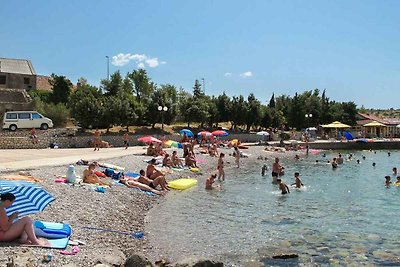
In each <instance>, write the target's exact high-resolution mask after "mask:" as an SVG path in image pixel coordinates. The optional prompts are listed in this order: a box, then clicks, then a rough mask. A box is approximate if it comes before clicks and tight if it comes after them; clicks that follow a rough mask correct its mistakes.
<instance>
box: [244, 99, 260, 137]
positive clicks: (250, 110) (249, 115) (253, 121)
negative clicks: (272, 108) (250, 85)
mask: <svg viewBox="0 0 400 267" xmlns="http://www.w3.org/2000/svg"><path fill="white" fill-rule="evenodd" d="M261 119H262V110H261V103H260V101H259V100H257V99H256V97H255V96H254V94H253V93H250V94H249V96H248V97H247V110H246V130H247V131H250V128H251V127H252V126H255V127H257V126H259V125H260V123H261Z"/></svg>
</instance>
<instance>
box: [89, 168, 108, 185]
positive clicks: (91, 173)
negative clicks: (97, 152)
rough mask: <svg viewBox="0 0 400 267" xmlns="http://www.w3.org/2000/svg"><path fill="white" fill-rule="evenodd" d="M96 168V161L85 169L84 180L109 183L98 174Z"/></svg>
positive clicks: (94, 182) (103, 183) (92, 182)
mask: <svg viewBox="0 0 400 267" xmlns="http://www.w3.org/2000/svg"><path fill="white" fill-rule="evenodd" d="M95 168H96V164H95V163H90V164H89V167H88V168H87V169H85V170H84V171H83V182H84V183H88V184H99V185H109V184H108V183H105V182H103V181H102V180H100V178H99V177H98V176H97V175H96V173H95V171H94V169H95Z"/></svg>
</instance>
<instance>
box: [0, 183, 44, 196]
mask: <svg viewBox="0 0 400 267" xmlns="http://www.w3.org/2000/svg"><path fill="white" fill-rule="evenodd" d="M17 186H30V187H37V188H41V186H40V185H38V184H35V183H31V182H27V181H23V180H11V181H10V180H0V193H2V191H4V190H8V189H11V188H13V187H17Z"/></svg>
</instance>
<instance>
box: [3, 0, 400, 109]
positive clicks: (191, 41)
mask: <svg viewBox="0 0 400 267" xmlns="http://www.w3.org/2000/svg"><path fill="white" fill-rule="evenodd" d="M399 10H400V1H397V0H376V1H371V0H360V1H358V0H352V1H351V0H335V1H327V0H326V1H324V0H309V1H306V0H302V1H296V0H292V1H287V0H276V1H275V0H260V1H257V0H252V1H235V0H226V1H225V0H218V1H214V0H202V1H187V0H181V1H174V0H168V1H161V0H160V1H136V0H127V1H122V0H121V1H107V0H85V1H81V0H79V1H78V0H68V1H64V0H59V1H51V0H41V1H27V0H25V1H22V0H13V1H5V2H4V3H2V5H1V8H0V18H1V23H0V57H5V58H23V59H30V60H32V63H33V65H34V67H35V69H36V72H37V73H38V74H42V75H50V74H51V73H55V74H57V75H65V76H67V77H68V78H69V79H70V80H71V81H72V82H74V83H76V82H77V80H78V78H80V77H85V78H86V79H87V80H88V81H89V83H91V84H93V85H96V86H97V85H99V83H100V80H101V79H105V78H107V58H106V56H109V59H110V72H111V73H112V72H114V71H117V70H120V71H121V74H122V75H125V74H126V73H127V72H132V71H133V70H134V69H137V68H145V69H146V70H147V71H148V74H149V76H150V78H151V79H152V81H154V82H155V83H156V84H167V83H169V84H173V85H175V86H177V87H178V88H179V87H181V86H182V87H183V88H185V89H186V90H188V91H191V90H192V87H193V84H194V81H195V80H196V79H199V80H200V81H201V79H202V78H204V82H205V91H206V94H210V95H211V94H213V95H219V94H221V93H222V92H224V91H225V92H226V93H227V94H228V95H229V96H234V95H239V94H242V95H244V96H247V95H248V94H249V93H254V94H255V96H256V97H257V98H258V99H259V100H260V101H262V102H263V103H267V102H269V99H270V98H271V95H272V94H273V93H275V95H282V94H285V95H292V96H293V95H294V94H295V93H296V92H299V93H302V92H304V91H305V90H312V89H315V88H318V89H320V90H321V91H322V90H324V89H326V95H327V96H328V97H329V98H330V99H331V100H335V101H354V102H355V103H356V104H357V105H358V106H359V107H361V106H362V105H363V106H365V107H367V108H392V107H393V108H400V107H399V105H398V103H399V99H400V90H399V87H400V86H399V85H400V83H399V82H400V75H399V70H400V50H399V44H400V16H399V15H398V13H399Z"/></svg>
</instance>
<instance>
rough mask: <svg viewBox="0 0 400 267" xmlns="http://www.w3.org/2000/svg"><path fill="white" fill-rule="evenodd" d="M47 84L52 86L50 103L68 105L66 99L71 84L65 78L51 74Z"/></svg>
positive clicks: (69, 92)
mask: <svg viewBox="0 0 400 267" xmlns="http://www.w3.org/2000/svg"><path fill="white" fill-rule="evenodd" d="M49 83H50V85H51V86H52V91H53V93H52V95H51V101H52V102H53V103H55V104H58V103H63V104H64V105H66V104H68V98H69V95H70V94H71V89H72V83H71V81H70V80H69V79H67V78H66V77H65V76H58V75H56V74H54V73H53V74H51V76H50V79H49Z"/></svg>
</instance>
